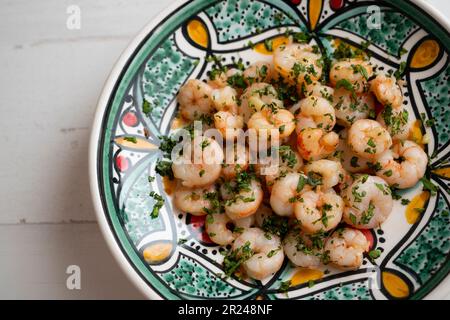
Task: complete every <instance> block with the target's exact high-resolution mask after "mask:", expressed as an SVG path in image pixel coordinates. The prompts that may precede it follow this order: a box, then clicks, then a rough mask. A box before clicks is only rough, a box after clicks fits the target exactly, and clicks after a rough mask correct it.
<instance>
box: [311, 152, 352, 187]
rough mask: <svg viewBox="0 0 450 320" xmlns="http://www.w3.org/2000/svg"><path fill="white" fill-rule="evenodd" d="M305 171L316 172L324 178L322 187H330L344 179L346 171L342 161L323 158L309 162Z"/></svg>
mask: <svg viewBox="0 0 450 320" xmlns="http://www.w3.org/2000/svg"><path fill="white" fill-rule="evenodd" d="M304 171H305V173H315V174H316V175H319V176H320V177H321V180H322V188H324V189H330V188H333V187H334V186H336V185H338V184H339V183H341V182H342V181H343V180H344V175H345V171H344V168H342V165H341V163H340V162H337V161H333V160H327V159H321V160H317V161H313V162H311V163H309V164H307V165H306V166H305V168H304Z"/></svg>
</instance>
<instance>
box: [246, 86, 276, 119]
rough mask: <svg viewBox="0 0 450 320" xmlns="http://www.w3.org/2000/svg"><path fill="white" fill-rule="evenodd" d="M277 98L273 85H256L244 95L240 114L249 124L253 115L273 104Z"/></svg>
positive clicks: (249, 88)
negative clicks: (265, 106)
mask: <svg viewBox="0 0 450 320" xmlns="http://www.w3.org/2000/svg"><path fill="white" fill-rule="evenodd" d="M277 98H278V93H277V91H276V90H275V88H274V87H273V86H272V85H270V84H267V83H264V82H258V83H254V84H252V85H251V86H250V87H248V88H247V89H246V90H245V91H244V93H242V96H241V105H240V106H239V108H238V113H239V115H241V116H243V117H244V121H245V122H246V123H247V122H248V120H249V119H250V117H251V116H252V114H253V113H255V112H258V111H260V110H261V109H262V107H263V106H264V105H269V104H271V103H273V101H274V100H276V99H277Z"/></svg>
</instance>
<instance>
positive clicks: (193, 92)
mask: <svg viewBox="0 0 450 320" xmlns="http://www.w3.org/2000/svg"><path fill="white" fill-rule="evenodd" d="M211 93H212V88H211V87H210V86H209V85H207V84H206V83H204V82H202V81H200V80H197V79H190V80H188V81H187V82H186V83H185V84H184V85H183V86H182V87H181V88H180V92H179V93H178V102H179V103H180V114H181V116H182V117H183V118H185V119H186V120H196V119H198V118H199V117H200V116H202V115H205V114H210V113H211V112H212V111H213V106H212V101H211Z"/></svg>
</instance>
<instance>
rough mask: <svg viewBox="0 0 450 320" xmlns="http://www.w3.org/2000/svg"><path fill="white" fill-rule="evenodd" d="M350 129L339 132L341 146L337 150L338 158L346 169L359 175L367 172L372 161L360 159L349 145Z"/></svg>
mask: <svg viewBox="0 0 450 320" xmlns="http://www.w3.org/2000/svg"><path fill="white" fill-rule="evenodd" d="M347 137H348V129H343V130H341V131H340V132H339V144H338V146H337V148H336V152H335V154H336V157H334V159H336V160H339V161H340V162H341V164H342V166H343V167H344V169H345V170H346V171H348V172H351V173H358V172H363V171H366V170H367V169H368V168H369V165H368V163H370V162H371V161H370V160H367V159H364V158H362V157H359V156H358V155H357V154H356V153H354V152H353V150H352V149H351V148H350V146H349V145H348V143H347Z"/></svg>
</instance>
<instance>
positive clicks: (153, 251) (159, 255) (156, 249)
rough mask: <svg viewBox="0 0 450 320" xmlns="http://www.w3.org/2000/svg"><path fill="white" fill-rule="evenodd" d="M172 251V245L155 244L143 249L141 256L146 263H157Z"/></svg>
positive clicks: (166, 243)
mask: <svg viewBox="0 0 450 320" xmlns="http://www.w3.org/2000/svg"><path fill="white" fill-rule="evenodd" d="M171 251H172V244H171V243H169V242H157V243H153V244H151V245H149V246H148V247H147V248H145V249H144V252H143V255H144V259H145V261H147V262H148V263H157V262H160V261H163V260H165V259H166V258H167V257H168V256H169V255H170V252H171Z"/></svg>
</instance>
